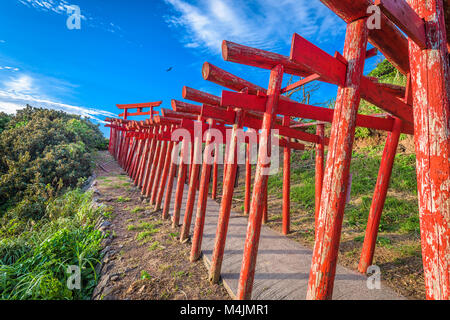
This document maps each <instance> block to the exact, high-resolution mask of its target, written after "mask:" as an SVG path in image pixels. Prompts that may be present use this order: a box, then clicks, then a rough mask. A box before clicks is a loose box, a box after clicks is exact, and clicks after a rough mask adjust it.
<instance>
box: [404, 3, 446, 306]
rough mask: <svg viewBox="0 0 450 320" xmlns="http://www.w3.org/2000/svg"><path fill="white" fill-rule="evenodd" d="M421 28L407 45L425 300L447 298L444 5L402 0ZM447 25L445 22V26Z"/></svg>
mask: <svg viewBox="0 0 450 320" xmlns="http://www.w3.org/2000/svg"><path fill="white" fill-rule="evenodd" d="M407 3H408V4H409V5H410V6H411V8H412V9H413V10H414V12H415V13H416V14H417V15H418V19H416V20H419V21H424V25H425V45H426V49H423V48H421V47H420V46H419V44H418V43H416V41H414V40H412V39H411V37H410V40H409V55H410V65H411V80H412V88H413V101H414V103H413V106H414V136H415V149H416V157H417V166H416V170H417V188H418V198H419V216H420V232H421V237H422V258H423V265H424V276H425V287H426V294H427V299H443V300H448V299H450V258H449V257H450V187H449V186H450V165H449V159H450V119H449V118H450V114H449V113H450V84H449V83H450V74H449V72H450V70H449V68H450V67H449V60H448V55H447V54H448V51H447V43H448V41H449V39H448V38H447V35H446V29H445V22H444V8H443V1H440V0H429V1H419V0H407ZM449 23H450V22H449V21H447V25H448V24H449Z"/></svg>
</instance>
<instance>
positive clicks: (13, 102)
mask: <svg viewBox="0 0 450 320" xmlns="http://www.w3.org/2000/svg"><path fill="white" fill-rule="evenodd" d="M36 82H37V81H36V79H34V78H33V77H31V76H30V75H26V74H21V75H19V76H17V77H14V78H10V79H8V80H6V81H4V82H3V83H2V86H1V88H0V111H3V112H6V113H15V112H16V111H17V110H19V109H23V108H25V106H26V105H27V104H30V105H32V106H33V107H41V108H48V109H56V110H61V111H65V112H67V113H71V114H77V115H80V116H83V117H89V118H91V119H93V120H95V121H97V122H100V123H104V121H103V120H101V117H115V116H116V115H115V114H113V113H111V112H108V111H104V110H101V109H98V108H87V107H83V106H76V105H71V104H66V103H62V102H59V101H57V100H56V99H54V98H52V97H47V96H46V95H45V94H43V93H42V90H41V88H40V87H39V86H38V85H37V84H36Z"/></svg>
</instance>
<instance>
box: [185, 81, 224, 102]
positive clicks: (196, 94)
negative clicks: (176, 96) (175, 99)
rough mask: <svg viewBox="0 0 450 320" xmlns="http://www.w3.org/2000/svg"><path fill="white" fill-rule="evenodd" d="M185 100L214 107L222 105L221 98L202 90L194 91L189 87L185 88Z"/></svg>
mask: <svg viewBox="0 0 450 320" xmlns="http://www.w3.org/2000/svg"><path fill="white" fill-rule="evenodd" d="M182 95H183V99H186V100H191V101H196V102H200V103H205V104H210V105H213V106H218V105H220V97H217V96H215V95H212V94H209V93H207V92H203V91H200V90H196V89H192V88H189V87H186V86H185V87H183V94H182Z"/></svg>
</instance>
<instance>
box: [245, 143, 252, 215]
mask: <svg viewBox="0 0 450 320" xmlns="http://www.w3.org/2000/svg"><path fill="white" fill-rule="evenodd" d="M251 148H252V145H251V143H250V141H248V143H247V157H246V159H245V198H244V214H245V215H248V214H249V212H250V194H251V183H252V181H251V180H252V164H251V153H252V149H251Z"/></svg>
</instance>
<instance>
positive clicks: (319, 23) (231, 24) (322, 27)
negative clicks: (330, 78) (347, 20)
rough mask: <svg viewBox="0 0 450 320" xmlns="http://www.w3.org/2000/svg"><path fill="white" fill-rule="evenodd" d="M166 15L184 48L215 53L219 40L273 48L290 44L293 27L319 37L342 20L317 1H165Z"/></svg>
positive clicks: (335, 31)
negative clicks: (169, 9) (167, 8)
mask: <svg viewBox="0 0 450 320" xmlns="http://www.w3.org/2000/svg"><path fill="white" fill-rule="evenodd" d="M165 2H166V3H167V4H168V5H170V6H171V8H172V9H173V11H174V12H173V14H171V15H168V16H166V17H165V18H166V22H167V23H169V25H170V26H172V27H174V28H177V29H179V30H180V31H181V32H180V35H181V41H182V42H183V43H184V45H185V46H186V47H189V48H207V49H208V50H209V51H212V52H214V53H219V52H220V45H221V42H222V40H230V41H235V42H239V43H242V44H246V45H249V46H254V47H258V48H261V49H270V50H276V49H280V48H285V47H286V46H288V45H289V44H290V41H291V36H292V34H293V33H294V32H297V33H299V34H301V35H302V36H304V37H306V38H309V39H311V40H313V41H318V42H321V41H323V39H325V38H327V39H332V37H334V36H336V35H338V34H340V33H341V32H342V31H343V30H344V24H343V23H342V21H340V20H339V18H338V17H337V16H336V15H335V14H334V13H333V12H331V11H330V10H328V9H327V8H326V7H325V6H324V5H323V4H322V3H320V1H318V0H255V1H251V2H250V1H249V2H247V1H245V2H244V1H240V0H228V1H225V0H197V1H196V2H191V1H189V2H188V1H184V0H165Z"/></svg>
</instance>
